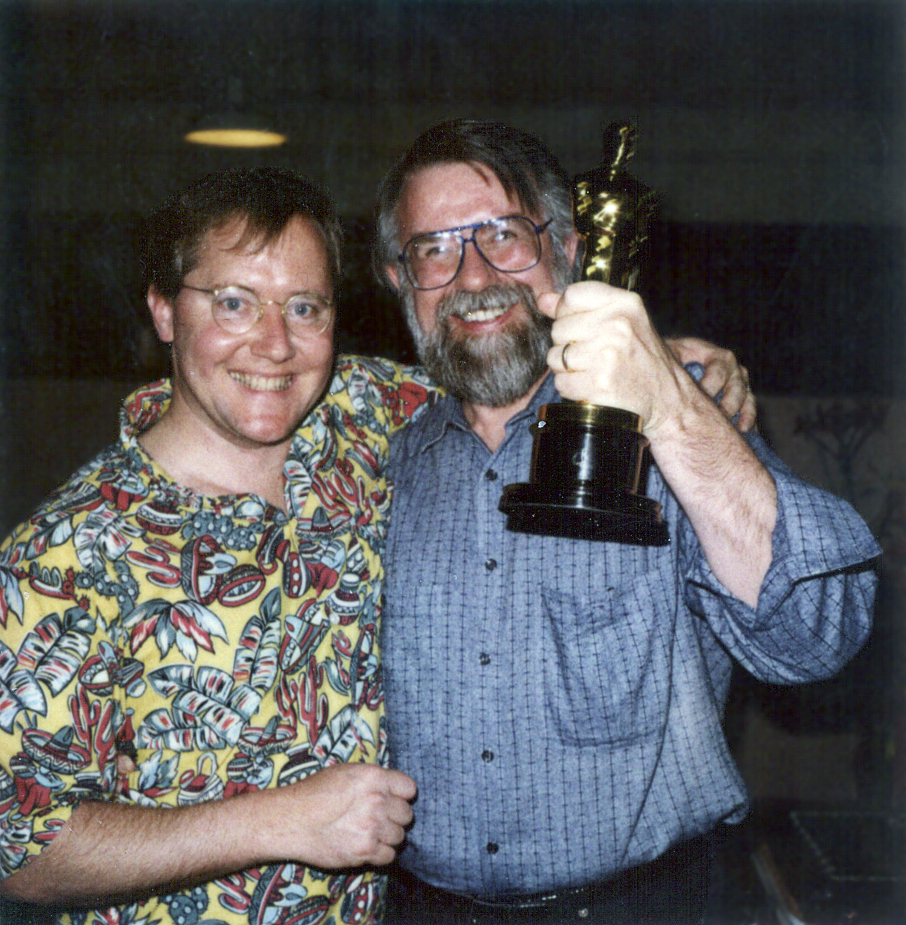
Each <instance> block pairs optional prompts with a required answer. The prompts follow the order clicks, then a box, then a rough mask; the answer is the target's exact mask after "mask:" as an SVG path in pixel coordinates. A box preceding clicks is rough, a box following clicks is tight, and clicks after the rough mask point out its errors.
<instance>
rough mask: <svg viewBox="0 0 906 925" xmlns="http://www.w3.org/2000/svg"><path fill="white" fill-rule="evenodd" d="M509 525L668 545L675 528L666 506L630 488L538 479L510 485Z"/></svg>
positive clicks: (505, 507)
mask: <svg viewBox="0 0 906 925" xmlns="http://www.w3.org/2000/svg"><path fill="white" fill-rule="evenodd" d="M499 508H500V510H501V511H502V512H503V513H504V514H506V515H507V522H506V525H507V529H508V530H515V531H516V532H517V533H535V534H540V535H543V536H562V537H571V538H573V539H579V540H599V541H604V542H607V541H610V542H614V543H628V544H632V545H636V546H664V545H666V544H667V543H669V542H670V533H669V531H668V529H667V525H666V524H665V523H664V520H663V517H662V516H661V506H660V505H659V504H658V503H657V502H656V501H652V500H651V498H646V497H644V496H641V495H635V494H632V493H631V492H629V491H626V490H617V491H614V492H609V493H608V494H607V495H606V496H603V497H602V496H601V495H600V493H597V492H594V491H591V492H590V491H586V490H584V489H583V488H582V487H581V486H573V487H572V489H571V490H569V491H567V492H565V493H564V492H563V491H556V490H551V489H549V488H548V487H547V486H543V485H534V484H528V483H523V484H516V485H508V486H507V487H506V489H505V490H504V493H503V497H502V498H501V499H500V506H499Z"/></svg>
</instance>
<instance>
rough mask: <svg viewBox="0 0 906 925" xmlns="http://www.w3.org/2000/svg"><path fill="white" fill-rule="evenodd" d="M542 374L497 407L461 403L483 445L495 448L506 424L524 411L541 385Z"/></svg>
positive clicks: (504, 435) (501, 440)
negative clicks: (512, 397)
mask: <svg viewBox="0 0 906 925" xmlns="http://www.w3.org/2000/svg"><path fill="white" fill-rule="evenodd" d="M546 376H547V373H545V375H544V376H542V377H541V378H540V379H539V380H538V381H537V382H536V383H535V384H534V385H533V386H532V387H531V388H530V389H529V390H528V391H527V392H526V393H525V394H524V395H522V396H520V397H519V398H517V399H516V401H514V402H510V404H508V405H501V406H500V407H497V408H491V407H488V406H487V405H475V404H471V403H467V402H463V403H462V410H463V414H465V416H466V420H467V421H468V422H469V426H470V427H471V428H472V430H473V431H474V432H475V433H476V434H477V435H478V436H479V437H480V438H481V441H482V442H483V443H484V445H485V446H486V447H487V448H488V449H489V450H490V451H491V452H492V453H493V452H495V451H496V450H497V448H498V447H499V446H500V444H501V443H503V439H504V437H506V425H507V423H508V422H509V421H510V420H511V419H512V418H514V417H515V416H516V415H517V414H519V412H520V411H524V410H525V409H526V408H527V407H528V406H529V402H531V400H532V398H533V397H534V395H535V392H537V391H538V389H539V388H540V387H541V383H542V382H544V380H545V377H546Z"/></svg>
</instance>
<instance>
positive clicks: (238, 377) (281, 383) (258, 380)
mask: <svg viewBox="0 0 906 925" xmlns="http://www.w3.org/2000/svg"><path fill="white" fill-rule="evenodd" d="M230 378H231V379H233V380H235V381H236V382H238V383H239V384H240V385H244V386H245V387H246V388H247V389H251V390H252V391H253V392H285V391H286V390H287V389H288V388H289V387H290V384H291V383H292V381H293V377H292V376H252V375H249V374H248V373H230Z"/></svg>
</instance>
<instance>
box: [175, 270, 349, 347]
mask: <svg viewBox="0 0 906 925" xmlns="http://www.w3.org/2000/svg"><path fill="white" fill-rule="evenodd" d="M182 288H183V289H191V290H192V291H193V292H204V293H206V294H207V295H209V296H210V297H211V314H212V315H213V316H214V320H215V321H216V322H217V324H218V325H219V326H220V327H221V328H223V329H224V331H229V332H230V333H231V334H245V333H246V332H248V331H251V329H252V328H253V327H254V326H255V325H256V324H257V323H258V319H259V318H260V317H261V316H262V314H263V313H264V306H265V305H272V304H273V305H279V306H280V311H281V313H282V314H283V319H284V321H285V322H286V327H287V328H288V329H289V330H290V332H291V333H293V334H297V335H299V336H301V337H314V336H315V335H317V334H321V333H322V332H323V331H326V330H327V327H328V326H329V324H330V322H331V320H332V319H333V314H334V307H333V302H330V301H329V300H328V299H325V298H324V297H323V296H320V295H317V294H316V293H313V292H299V293H296V295H293V296H290V297H289V298H288V299H287V300H286V301H285V302H278V301H277V300H276V299H268V300H267V301H262V300H261V299H259V298H258V296H257V295H256V294H255V293H254V292H252V291H251V290H250V289H246V288H245V287H243V286H224V287H223V288H222V289H202V288H200V287H199V286H189V285H187V284H186V283H183V286H182Z"/></svg>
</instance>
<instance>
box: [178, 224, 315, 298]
mask: <svg viewBox="0 0 906 925" xmlns="http://www.w3.org/2000/svg"><path fill="white" fill-rule="evenodd" d="M327 267H328V256H327V244H326V242H325V240H324V233H323V232H322V231H321V229H320V228H319V227H318V225H317V224H316V223H315V222H314V221H313V220H312V219H310V218H307V217H305V216H301V215H300V216H296V217H294V218H292V219H290V221H289V222H288V223H287V225H286V227H285V228H284V229H283V230H282V231H281V232H280V234H279V235H277V236H276V237H274V238H271V240H270V241H267V243H265V237H264V235H263V234H262V233H255V232H254V231H250V230H249V229H248V227H247V223H246V220H245V219H243V218H238V219H231V220H230V221H229V222H227V223H226V224H224V225H221V226H219V227H217V228H213V229H211V230H210V231H208V232H206V233H205V234H204V235H203V236H202V238H201V240H200V241H199V244H198V248H197V253H196V260H195V263H194V267H193V272H202V273H204V272H214V273H219V274H223V273H229V272H231V271H232V272H242V271H254V272H256V273H259V274H260V273H266V272H267V271H268V270H272V271H274V272H277V271H279V273H280V274H281V275H286V274H287V273H290V274H292V273H296V274H298V275H299V276H300V277H303V276H304V277H306V278H310V277H324V279H325V280H326V279H327V278H328V269H327ZM236 281H237V282H239V281H240V280H238V279H237V280H236Z"/></svg>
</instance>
